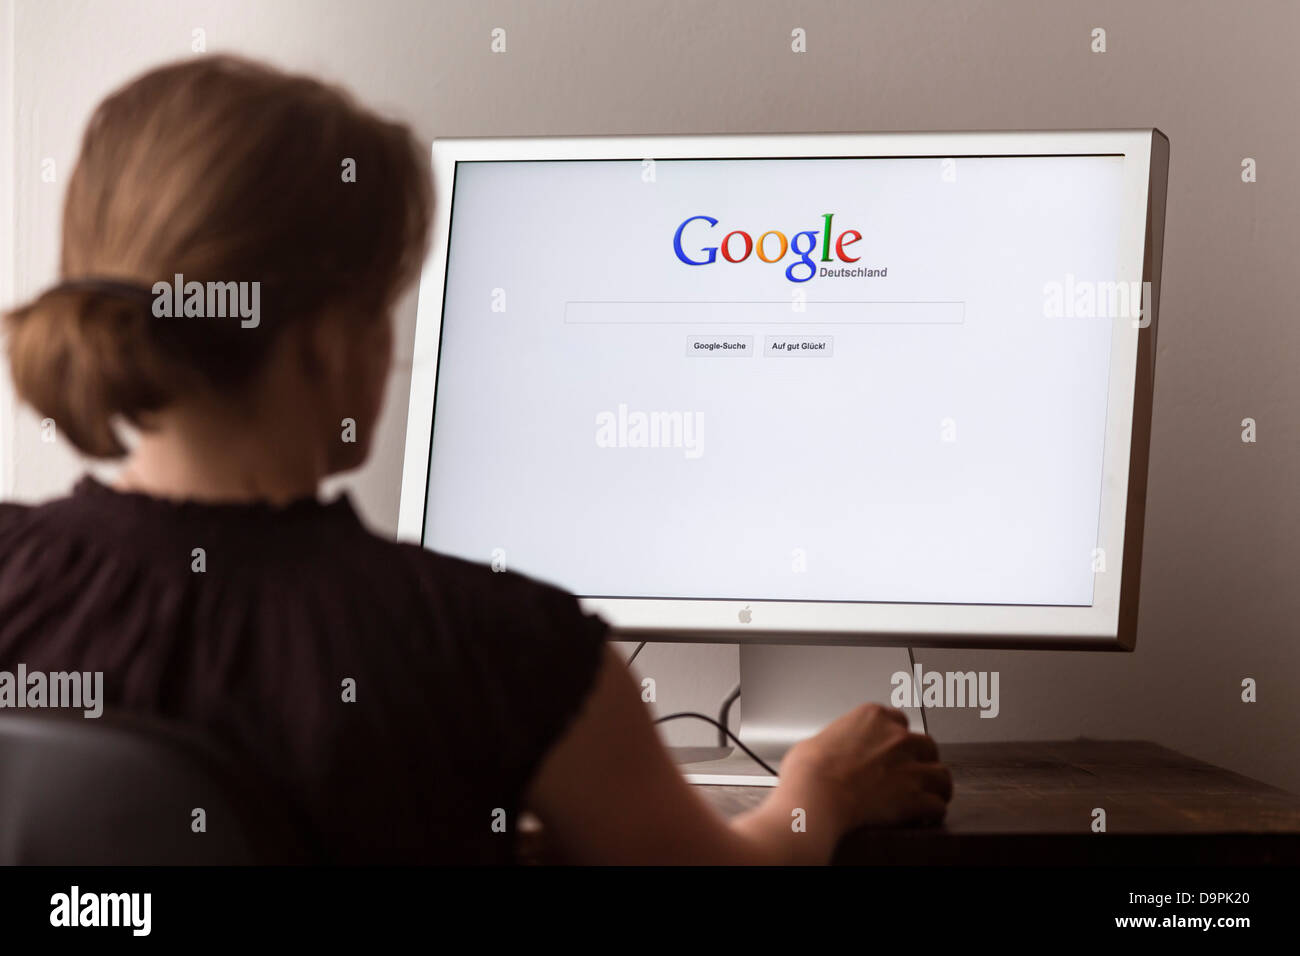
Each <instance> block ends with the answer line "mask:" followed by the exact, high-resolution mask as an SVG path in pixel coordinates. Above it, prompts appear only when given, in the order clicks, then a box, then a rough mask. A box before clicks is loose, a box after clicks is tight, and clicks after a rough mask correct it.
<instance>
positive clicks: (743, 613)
mask: <svg viewBox="0 0 1300 956" xmlns="http://www.w3.org/2000/svg"><path fill="white" fill-rule="evenodd" d="M736 617H738V618H740V623H741V624H748V623H749V622H750V621H752V620H753V619H754V612H753V611H751V610H750V609H749V605H748V604H746V605H745V606H744V607H743V608H741V609H740V613H739V614H737V615H736Z"/></svg>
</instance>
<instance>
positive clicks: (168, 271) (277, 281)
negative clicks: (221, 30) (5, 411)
mask: <svg viewBox="0 0 1300 956" xmlns="http://www.w3.org/2000/svg"><path fill="white" fill-rule="evenodd" d="M347 160H352V161H354V162H355V170H356V172H355V181H345V177H344V174H343V173H344V164H345V161H347ZM431 207H432V187H431V182H430V176H429V170H428V165H427V160H426V158H425V152H424V150H423V149H422V148H421V147H420V146H419V145H418V144H417V142H416V141H415V139H414V138H413V137H412V135H411V132H410V130H409V129H408V128H407V127H406V126H404V125H401V124H398V123H394V122H389V121H387V120H384V119H381V118H380V117H378V116H376V115H374V114H372V113H370V112H368V111H366V110H364V109H362V108H361V107H360V106H358V105H357V104H356V103H355V102H354V101H353V100H352V98H351V97H350V96H348V95H347V94H346V93H345V92H343V91H342V90H339V89H337V88H334V87H331V86H327V85H325V84H323V83H321V82H319V81H317V80H314V79H311V78H309V77H304V76H293V75H288V74H285V73H281V72H279V71H277V70H274V69H272V68H270V67H267V66H263V65H261V64H257V63H254V62H251V61H248V60H243V59H240V58H237V57H231V56H205V57H202V58H199V59H193V60H187V61H184V62H182V63H178V64H174V65H169V66H164V67H161V68H159V69H155V70H153V71H151V72H149V73H147V74H145V75H144V76H141V77H140V78H138V79H136V80H135V81H133V82H131V83H129V84H128V85H127V86H125V87H123V88H122V89H121V90H119V91H117V92H116V93H114V94H113V95H111V96H110V97H109V98H108V99H106V100H105V101H104V102H103V103H102V104H100V106H99V108H98V109H97V110H96V111H95V114H94V116H92V117H91V120H90V124H89V126H88V127H87V129H86V134H85V137H84V139H83V141H82V144H81V154H80V158H79V159H78V161H77V166H76V169H75V170H74V172H73V174H72V178H71V180H70V181H69V183H68V191H67V198H66V201H65V205H64V210H63V251H62V258H61V262H60V273H61V275H62V277H63V278H64V279H65V280H80V279H110V280H117V281H118V282H126V283H131V284H133V285H136V286H139V287H141V288H142V289H143V290H148V289H151V288H152V286H153V285H154V283H155V282H159V281H166V282H168V283H171V282H172V280H173V276H174V275H176V274H181V275H183V276H184V278H185V282H187V283H188V282H191V281H197V282H203V283H207V282H238V281H250V282H251V281H258V282H260V283H261V289H260V296H261V298H260V312H261V316H262V318H261V321H260V323H259V324H258V325H257V326H256V327H254V328H243V327H241V323H240V321H239V320H238V319H235V320H233V321H232V320H230V319H213V318H170V319H169V318H159V317H156V316H155V315H154V314H153V310H152V309H150V307H149V304H148V299H147V294H146V295H145V296H144V297H143V298H142V297H135V298H132V297H131V296H129V295H125V296H124V295H120V294H114V293H113V291H112V288H111V287H108V288H106V287H102V286H100V287H97V286H95V285H94V284H92V283H86V284H83V285H80V286H78V285H76V283H75V282H72V283H69V284H68V285H66V286H55V287H53V288H52V289H49V290H47V291H46V292H45V293H43V294H42V295H40V296H39V297H37V298H36V299H35V300H34V301H32V302H30V303H28V304H27V305H24V306H21V307H19V308H16V309H14V310H12V311H11V312H9V313H8V314H7V315H6V316H5V323H4V324H5V327H6V329H7V331H8V338H9V361H10V366H11V369H12V373H13V381H14V385H15V387H16V389H17V392H18V394H19V395H20V396H21V397H22V398H23V399H24V400H25V401H27V402H28V403H30V404H31V405H32V406H33V407H35V408H36V409H37V410H38V411H39V412H40V413H41V414H43V415H46V416H49V417H50V418H52V419H54V420H55V422H56V423H57V424H58V427H59V428H60V429H61V430H62V431H63V433H64V434H65V435H66V436H67V437H68V439H69V440H70V441H71V442H72V443H73V444H74V445H75V446H76V447H77V448H79V449H80V450H81V451H83V452H85V453H86V454H89V455H94V456H98V457H116V456H120V455H122V454H124V453H125V449H124V448H123V446H122V444H121V442H120V440H119V438H118V436H117V434H116V432H115V430H114V428H113V420H114V418H115V417H117V416H122V417H123V418H125V419H126V420H128V421H138V416H140V415H141V414H143V413H147V412H151V411H157V410H159V409H161V408H164V407H166V406H167V405H168V404H169V403H170V402H172V401H173V400H175V399H176V398H177V397H178V396H180V395H182V394H184V393H185V392H186V391H188V390H190V389H192V388H194V387H195V385H196V383H199V382H201V383H203V384H206V385H207V386H210V387H213V388H218V389H230V388H236V389H237V388H238V387H239V386H241V385H242V384H244V383H246V382H247V381H249V380H250V379H251V378H252V377H253V376H254V375H255V373H256V372H257V370H258V369H259V367H260V366H261V363H262V361H263V360H264V359H265V358H266V356H267V355H268V354H269V351H270V346H271V344H272V342H273V341H274V340H275V337H276V335H277V334H278V332H279V331H280V330H282V329H283V328H285V327H286V325H288V324H289V323H291V322H295V321H300V320H310V319H312V318H313V317H315V316H319V315H320V314H321V313H322V312H323V311H324V310H325V309H326V308H327V307H334V306H341V307H345V308H355V309H356V311H357V313H358V315H359V316H373V317H379V316H382V315H383V313H384V312H386V311H387V310H388V309H389V308H390V307H391V305H392V304H393V302H394V300H395V299H396V298H397V296H398V294H399V293H400V292H401V291H402V289H403V288H404V287H405V286H406V285H407V284H408V283H409V282H410V281H411V280H412V279H413V278H414V277H415V275H416V273H417V271H418V269H419V266H420V263H421V261H422V260H423V257H424V251H425V243H426V237H427V232H428V227H429V220H430V216H431Z"/></svg>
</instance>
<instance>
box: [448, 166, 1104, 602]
mask: <svg viewBox="0 0 1300 956" xmlns="http://www.w3.org/2000/svg"><path fill="white" fill-rule="evenodd" d="M1123 184H1124V179H1123V156H1120V155H1050V156H1044V155H1036V156H1005V155H1003V156H989V157H961V158H958V159H953V160H941V159H937V158H935V157H932V156H927V157H919V158H907V157H900V158H815V159H814V158H808V159H792V158H773V159H762V158H744V159H739V158H719V159H689V160H687V159H682V160H659V161H657V162H651V161H643V160H558V161H551V160H548V161H537V160H533V161H477V162H463V161H462V162H458V163H456V165H455V174H454V183H453V184H452V196H453V203H452V206H451V213H450V228H449V233H448V237H447V245H446V274H445V280H444V281H445V286H444V292H443V301H442V303H441V312H442V315H441V329H440V335H439V340H438V355H437V377H436V391H435V396H434V403H433V423H432V439H431V442H430V446H429V447H430V454H429V462H428V467H429V470H428V481H427V493H426V494H427V497H426V502H425V515H424V519H425V520H424V528H423V541H424V543H425V545H426V546H428V547H430V548H433V549H435V550H438V551H442V552H445V553H448V554H452V555H456V556H460V557H464V558H468V559H470V560H474V561H480V562H496V563H498V564H500V565H501V566H504V567H508V568H509V569H511V570H516V571H520V572H522V573H525V574H528V575H531V576H533V577H536V578H539V579H542V580H545V581H549V582H552V583H555V584H558V585H560V586H562V587H564V588H566V589H568V590H570V591H572V592H574V593H576V594H578V595H579V596H584V597H606V598H673V599H691V598H700V599H726V600H739V601H753V600H776V601H801V602H806V601H833V602H888V603H907V604H1010V605H1056V606H1087V605H1090V604H1091V603H1092V602H1093V594H1094V578H1095V575H1096V567H1095V550H1096V548H1097V542H1098V522H1099V512H1100V508H1101V500H1102V485H1103V450H1104V445H1105V438H1106V428H1107V422H1106V413H1107V394H1108V374H1109V362H1110V356H1111V337H1112V334H1113V330H1112V322H1110V321H1090V320H1089V318H1088V317H1087V316H1086V315H1076V314H1074V307H1075V305H1076V304H1078V303H1079V302H1080V301H1081V297H1080V296H1078V295H1077V294H1076V291H1075V288H1076V286H1078V287H1079V288H1083V287H1084V286H1086V285H1087V284H1089V283H1105V282H1113V281H1114V280H1116V279H1117V276H1118V272H1119V263H1120V256H1121V248H1120V237H1121V225H1122V222H1121V220H1122V217H1123V212H1124V210H1123V199H1124V193H1123ZM422 308H423V306H422ZM1080 311H1086V310H1083V309H1080Z"/></svg>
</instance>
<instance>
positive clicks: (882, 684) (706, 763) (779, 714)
mask: <svg viewBox="0 0 1300 956" xmlns="http://www.w3.org/2000/svg"><path fill="white" fill-rule="evenodd" d="M899 671H903V672H904V673H908V674H910V673H912V659H911V652H910V651H909V649H908V648H906V647H808V646H797V645H777V644H742V645H741V647H740V729H739V730H733V733H735V735H736V736H737V737H739V738H740V740H741V741H742V742H743V743H744V745H745V746H746V747H748V748H749V749H750V750H752V751H754V753H756V754H757V755H758V756H760V757H762V758H763V760H764V762H766V763H767V764H768V765H769V766H771V767H773V768H776V767H779V765H780V762H781V758H782V757H784V756H785V752H786V751H787V750H789V749H790V747H792V746H794V744H796V743H798V742H799V741H800V740H803V739H804V738H806V737H811V736H812V735H813V734H815V733H817V731H819V730H820V729H821V728H822V727H825V726H826V725H827V724H828V723H830V722H831V721H832V720H834V719H835V718H836V717H838V716H840V715H841V714H843V713H845V712H846V711H849V710H852V709H853V708H854V707H857V706H858V705H860V704H864V703H867V702H868V701H875V702H877V703H881V704H888V703H889V695H890V692H891V690H892V689H893V687H892V685H891V683H890V679H891V678H892V676H893V675H894V674H896V673H897V672H899ZM903 709H904V711H905V712H906V713H907V716H908V720H909V722H910V723H911V726H912V729H913V730H915V731H918V732H919V731H921V730H922V729H923V727H924V718H923V715H922V714H921V710H920V708H919V707H912V708H903ZM672 750H673V753H674V757H675V759H676V760H677V762H678V765H679V767H680V769H681V770H682V772H683V773H684V774H685V775H686V779H687V780H688V781H690V782H691V783H702V784H724V785H729V786H741V787H774V786H776V777H773V776H772V775H771V774H769V773H768V772H767V771H765V770H764V769H763V768H762V767H760V766H759V765H758V764H757V763H755V762H754V761H753V760H751V759H750V758H749V757H748V756H746V755H745V753H744V752H743V751H741V750H739V749H736V748H733V747H674V748H672Z"/></svg>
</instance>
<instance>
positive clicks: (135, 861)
mask: <svg viewBox="0 0 1300 956" xmlns="http://www.w3.org/2000/svg"><path fill="white" fill-rule="evenodd" d="M196 808H202V809H203V810H204V811H205V813H206V825H207V830H206V832H204V833H195V832H193V830H192V829H191V822H192V820H193V819H194V818H193V815H192V814H193V811H194V810H195V809H196ZM307 857H308V851H307V843H306V842H305V841H304V839H303V830H302V829H301V825H300V822H299V821H298V819H297V818H296V816H295V815H294V814H293V813H292V811H291V810H290V809H289V807H287V806H286V805H285V804H284V802H283V801H280V800H276V799H272V798H271V796H270V792H269V790H268V788H266V787H265V786H261V785H259V784H258V783H257V782H256V781H255V779H254V777H253V775H252V774H250V773H249V772H248V771H247V770H246V769H244V768H241V767H240V765H239V764H238V763H237V762H236V761H235V760H234V759H233V758H232V757H231V756H230V755H228V754H226V753H225V752H224V751H223V750H222V749H221V748H219V747H217V746H216V745H215V744H213V743H212V742H210V741H208V740H206V739H204V737H203V736H202V735H201V734H199V733H197V732H195V731H193V730H190V729H188V728H183V727H178V726H174V725H172V724H169V723H166V722H163V721H160V720H155V719H151V718H145V717H137V716H134V715H130V716H128V715H124V714H110V713H109V712H107V711H106V712H105V713H104V714H103V716H101V717H99V718H96V719H88V718H85V717H83V716H82V715H81V713H80V712H72V713H69V712H62V713H61V712H58V711H43V712H31V711H27V712H15V711H0V864H4V865H12V864H38V865H65V866H83V865H85V866H98V865H129V866H134V865H186V864H201V865H230V864H254V863H299V862H306V861H307Z"/></svg>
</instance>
